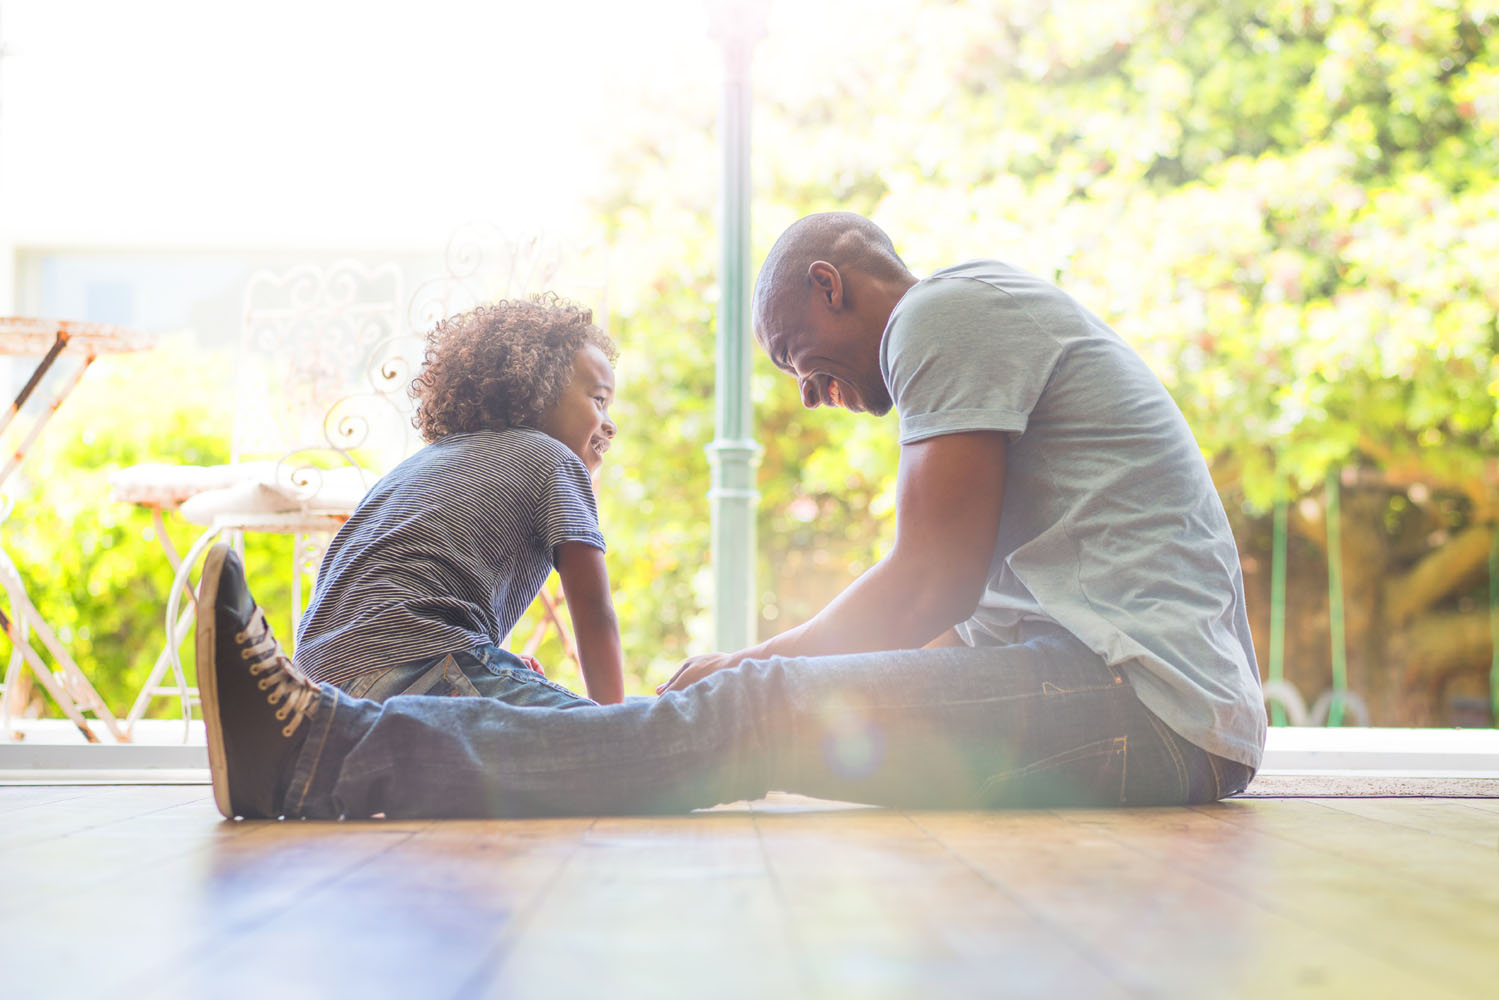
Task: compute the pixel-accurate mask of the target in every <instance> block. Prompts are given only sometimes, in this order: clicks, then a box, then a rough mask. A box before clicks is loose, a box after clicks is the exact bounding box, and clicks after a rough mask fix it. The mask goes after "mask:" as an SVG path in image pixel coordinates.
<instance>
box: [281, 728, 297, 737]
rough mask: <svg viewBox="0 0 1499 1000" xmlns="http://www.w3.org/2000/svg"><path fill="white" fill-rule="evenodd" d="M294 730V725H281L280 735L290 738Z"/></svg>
mask: <svg viewBox="0 0 1499 1000" xmlns="http://www.w3.org/2000/svg"><path fill="white" fill-rule="evenodd" d="M296 730H297V727H296V726H282V727H281V735H282V736H285V737H286V738H287V739H291V734H292V733H294V732H296Z"/></svg>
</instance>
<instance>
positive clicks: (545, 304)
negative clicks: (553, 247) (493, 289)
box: [411, 292, 619, 442]
mask: <svg viewBox="0 0 1499 1000" xmlns="http://www.w3.org/2000/svg"><path fill="white" fill-rule="evenodd" d="M590 344H591V345H593V346H594V347H597V348H598V349H599V350H601V351H603V352H604V355H605V356H606V357H608V359H609V361H610V363H611V364H612V363H613V362H614V360H615V359H616V358H618V357H619V349H618V348H617V347H615V346H614V341H613V340H611V339H609V335H608V334H606V333H605V332H604V331H603V330H601V329H599V328H598V327H597V326H595V325H594V323H593V313H592V312H591V311H589V310H588V309H584V308H582V307H580V306H576V305H573V304H572V303H570V302H567V301H565V300H563V299H561V298H558V297H557V296H556V295H555V294H552V293H550V292H548V293H546V294H543V295H537V296H534V297H532V298H530V299H527V300H520V299H502V300H501V301H499V302H496V303H494V304H493V305H484V306H479V307H478V308H476V309H471V310H469V311H468V312H465V313H459V314H458V315H456V316H450V317H448V318H447V319H445V320H443V321H442V322H440V323H438V324H437V325H436V326H435V327H433V328H432V330H431V332H429V333H428V334H427V353H426V359H425V363H424V366H423V368H422V371H421V374H419V375H417V377H416V378H415V379H413V380H412V382H411V396H412V398H413V399H414V400H416V404H417V409H416V415H415V416H414V417H413V418H412V421H411V422H412V424H413V425H415V427H416V428H417V430H419V431H421V434H422V438H423V439H424V440H426V441H428V442H432V441H436V440H437V439H438V438H441V437H446V436H447V435H449V434H461V433H463V432H465V431H480V430H494V431H499V430H504V429H505V428H507V427H515V426H519V425H524V424H533V423H535V421H536V420H537V418H539V417H540V416H541V414H542V413H543V412H544V411H545V410H546V409H547V407H549V406H551V405H552V404H553V403H555V402H556V401H557V400H558V398H560V397H561V395H562V390H563V389H565V388H567V384H568V382H569V381H570V380H571V379H572V374H573V358H574V356H575V355H576V354H577V353H578V351H580V350H581V349H583V348H584V347H586V346H588V345H590Z"/></svg>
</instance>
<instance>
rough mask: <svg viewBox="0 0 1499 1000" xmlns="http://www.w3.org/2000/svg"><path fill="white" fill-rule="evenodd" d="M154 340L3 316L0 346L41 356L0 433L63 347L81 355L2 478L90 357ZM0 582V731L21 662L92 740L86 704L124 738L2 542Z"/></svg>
mask: <svg viewBox="0 0 1499 1000" xmlns="http://www.w3.org/2000/svg"><path fill="white" fill-rule="evenodd" d="M155 343H156V337H155V336H154V335H152V334H148V333H143V332H141V331H138V330H130V329H126V328H123V327H118V326H107V325H104V324H100V323H76V322H70V321H68V320H53V319H35V318H29V317H0V354H3V355H13V356H20V357H40V359H41V360H40V361H38V362H37V366H36V369H35V370H34V371H33V372H32V373H31V376H30V377H29V378H28V379H27V380H26V384H25V385H23V386H22V387H21V391H20V392H19V393H18V394H17V395H16V399H15V402H13V403H11V404H10V407H9V408H8V409H7V410H6V411H5V414H4V416H3V417H0V434H4V433H5V432H6V431H7V430H8V429H9V428H10V426H11V424H12V423H13V422H14V421H15V419H16V416H17V415H18V414H19V413H20V412H21V409H22V408H23V407H24V406H25V405H26V403H27V402H28V401H29V400H30V399H31V397H32V396H33V395H35V393H36V391H37V390H38V389H39V388H41V387H42V384H43V381H44V379H45V378H46V375H47V373H48V372H49V371H50V370H51V369H52V367H53V366H54V365H55V364H56V363H57V362H58V360H60V359H61V358H62V357H63V355H65V354H68V355H71V356H73V357H77V358H79V359H81V361H82V364H81V365H80V366H79V367H78V369H77V370H76V371H75V372H73V373H71V374H70V375H68V376H67V377H66V378H64V379H63V380H62V381H61V382H60V383H59V384H58V385H57V386H56V388H49V389H48V392H49V393H50V394H51V398H50V399H47V398H46V394H44V396H43V401H42V403H41V409H40V413H39V414H38V415H37V417H36V419H35V421H34V422H33V423H32V424H31V427H30V428H29V429H28V430H27V432H26V434H25V436H24V437H23V438H22V440H21V442H20V444H19V445H18V446H17V447H16V448H15V450H14V451H12V452H11V453H10V454H9V455H6V456H5V463H4V465H3V466H0V486H3V485H4V483H5V481H6V480H7V479H9V478H10V476H11V474H12V473H14V472H15V471H16V469H17V468H19V467H20V465H21V462H22V460H24V459H25V457H26V453H27V452H28V451H30V450H31V448H32V446H33V445H35V444H36V442H37V439H38V438H40V437H41V435H42V432H43V431H44V430H45V429H46V427H47V425H48V424H49V423H50V422H51V420H52V417H53V416H54V415H55V414H56V413H57V410H58V408H59V407H60V406H62V403H63V400H64V399H66V398H67V397H68V395H69V394H70V393H71V392H72V391H73V389H74V388H75V387H77V385H78V383H79V382H80V381H81V380H82V379H83V375H84V373H85V372H86V371H88V368H89V365H91V364H93V362H94V359H95V358H97V357H98V356H99V355H101V354H120V353H126V352H130V351H141V350H146V349H148V348H150V347H152V346H154V345H155ZM0 588H3V589H4V591H5V594H6V597H7V599H8V602H9V604H10V611H9V613H6V612H5V611H0V628H3V629H4V630H5V632H6V634H7V635H8V636H9V638H10V641H11V658H10V663H9V665H8V666H7V668H6V671H5V695H4V696H0V733H3V734H4V735H9V734H10V731H11V719H10V707H9V706H10V697H9V695H10V692H11V691H13V690H14V687H13V685H14V684H15V683H16V682H17V681H18V680H19V679H20V676H21V670H22V669H23V667H30V668H31V670H32V672H33V673H35V674H36V678H37V680H39V681H40V682H41V684H42V687H43V688H44V689H45V690H46V692H47V694H49V695H50V696H51V697H52V700H53V701H55V702H57V704H58V706H59V707H60V708H61V709H62V710H63V713H64V714H65V715H67V717H68V719H69V720H71V721H72V723H73V724H74V725H75V726H77V727H78V729H79V730H80V731H81V732H82V733H83V735H84V736H85V737H86V738H87V739H88V741H89V742H90V743H97V742H99V737H98V736H97V735H95V733H94V731H93V730H92V729H91V728H90V727H89V724H88V721H87V720H86V719H85V718H84V714H83V713H84V712H92V713H93V714H94V715H95V717H96V718H97V719H98V720H99V721H102V722H103V723H104V725H105V726H106V727H107V728H108V730H109V732H110V734H111V735H113V736H114V738H115V739H116V740H118V741H120V742H125V741H127V740H128V738H129V736H128V734H127V733H126V732H125V730H124V729H122V728H121V726H120V724H119V722H118V720H116V719H115V717H114V715H113V713H111V712H110V710H109V708H108V706H106V705H105V704H104V700H103V699H102V698H100V697H99V693H98V691H96V690H95V689H94V686H93V684H91V683H90V682H89V679H88V677H87V675H85V674H84V672H83V671H82V670H80V669H79V667H78V664H77V662H76V661H75V660H74V659H73V657H72V656H71V655H70V654H69V653H68V651H67V648H66V647H65V646H63V644H62V642H61V641H59V640H58V638H57V634H56V633H55V632H54V631H53V629H52V627H51V626H50V625H48V624H47V622H46V620H45V619H43V618H42V616H41V614H40V613H39V612H38V611H37V609H36V606H35V605H34V604H32V603H31V598H30V597H29V596H27V593H26V586H25V584H24V582H23V581H22V580H21V574H20V572H19V571H18V570H17V568H16V564H15V563H14V562H13V561H12V560H11V558H10V555H9V554H8V553H6V552H5V549H4V548H3V546H0ZM33 631H34V632H35V633H36V635H37V637H38V638H39V639H40V641H41V644H42V646H44V647H45V648H46V650H47V651H48V652H49V653H51V654H52V659H53V661H54V663H55V664H56V666H55V667H48V666H47V663H46V661H44V660H43V659H42V657H41V655H40V654H39V653H38V652H37V650H36V648H35V647H34V646H32V644H31V638H30V636H31V633H32V632H33Z"/></svg>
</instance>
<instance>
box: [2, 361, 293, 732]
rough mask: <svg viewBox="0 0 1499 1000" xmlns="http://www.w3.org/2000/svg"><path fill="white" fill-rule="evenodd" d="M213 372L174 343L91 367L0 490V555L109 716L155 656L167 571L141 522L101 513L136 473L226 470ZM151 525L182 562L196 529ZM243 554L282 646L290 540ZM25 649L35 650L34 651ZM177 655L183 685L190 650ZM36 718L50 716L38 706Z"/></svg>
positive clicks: (162, 630) (122, 705)
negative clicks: (0, 499) (129, 473)
mask: <svg viewBox="0 0 1499 1000" xmlns="http://www.w3.org/2000/svg"><path fill="white" fill-rule="evenodd" d="M223 365H224V360H223V359H222V358H219V357H214V356H205V355H203V354H200V353H198V352H196V351H194V350H192V349H191V348H190V347H189V346H188V345H187V344H186V342H185V340H184V339H182V338H173V339H171V340H169V341H168V342H167V343H165V344H163V345H162V346H161V347H158V348H157V349H155V350H153V351H151V352H149V353H146V354H140V355H125V356H105V357H102V358H100V359H99V360H98V361H96V362H95V363H94V365H93V367H92V368H91V369H90V370H89V372H88V373H87V375H86V376H85V378H84V379H83V381H82V382H81V383H80V384H79V386H78V388H77V389H76V390H75V391H74V392H73V394H72V395H71V396H70V397H69V398H68V399H67V401H66V402H65V403H64V405H63V406H62V407H61V408H60V409H59V410H58V412H57V416H56V418H55V419H54V420H53V421H52V423H51V424H50V425H49V426H48V427H47V429H46V431H45V433H44V434H43V435H42V437H41V439H40V441H39V443H38V446H37V448H36V449H35V450H34V451H33V452H32V453H31V454H30V455H28V457H27V459H26V462H25V464H24V465H23V466H22V467H21V473H20V475H18V477H17V480H18V481H17V482H14V483H7V484H6V489H7V493H9V494H10V495H12V497H13V499H14V501H15V507H14V510H13V512H12V514H11V516H10V518H9V519H8V520H6V521H5V523H4V524H3V525H0V532H3V535H0V543H3V544H4V546H5V549H6V551H7V552H9V553H10V555H11V557H12V558H13V559H14V560H15V562H16V565H17V568H18V570H19V571H20V573H21V576H22V579H23V580H24V581H25V583H26V587H27V592H28V594H29V596H30V597H31V600H32V602H33V603H34V604H35V605H36V606H37V610H38V611H39V612H40V613H41V615H42V617H43V618H45V619H46V620H47V622H48V623H49V624H50V625H51V626H52V628H53V629H54V630H55V631H56V632H57V633H58V638H59V639H61V640H62V642H63V644H64V646H65V647H67V649H68V651H69V652H70V653H71V654H72V656H73V658H74V659H75V660H76V661H77V662H78V664H79V665H80V666H81V667H82V668H83V669H84V671H85V673H87V674H88V675H89V678H90V680H91V681H92V682H93V684H94V686H95V687H96V688H97V689H98V690H99V692H100V694H101V695H102V696H103V698H104V700H105V702H106V704H108V705H109V706H110V708H111V709H112V710H113V711H115V712H116V713H122V712H124V711H127V710H128V709H129V707H130V705H131V703H132V702H133V701H134V699H135V696H136V694H137V692H138V691H139V690H140V687H141V685H142V684H143V683H144V682H145V680H146V678H147V677H148V676H149V675H150V672H151V668H152V666H153V665H154V664H155V662H156V658H157V656H158V655H159V654H160V653H161V650H162V647H163V644H164V641H165V636H166V623H165V619H164V617H163V615H164V609H165V606H166V596H167V591H168V589H169V588H170V586H171V582H172V569H171V566H170V565H169V564H168V561H167V558H166V555H165V554H164V553H163V551H162V549H161V546H160V544H159V542H158V540H157V537H156V529H155V527H154V525H153V522H152V518H151V514H150V512H149V511H147V510H146V509H144V508H140V507H136V506H134V505H129V504H123V503H117V502H114V501H113V500H111V499H110V495H109V494H110V487H109V482H108V477H109V474H110V473H111V472H114V471H116V470H118V469H120V468H123V467H125V466H129V465H134V464H138V463H145V462H166V463H181V464H202V465H213V464H218V463H221V462H225V461H227V460H228V452H229V427H230V414H229V413H228V412H227V411H226V410H224V409H222V407H221V406H220V403H221V400H222V393H221V392H220V385H221V379H219V378H218V377H217V375H216V374H215V372H217V371H222V370H223ZM58 374H59V375H65V374H67V373H65V372H60V373H58ZM38 398H40V397H38ZM22 419H23V420H24V419H25V418H24V417H23V418H22ZM165 523H166V524H167V531H168V534H169V537H170V538H171V541H172V543H173V545H174V546H175V547H176V549H177V551H178V552H179V553H181V552H186V551H187V548H188V547H189V546H190V545H191V544H192V543H193V541H194V540H195V539H196V537H197V534H198V529H197V528H196V527H194V526H193V525H190V524H187V523H185V522H184V521H182V520H181V518H178V517H175V516H172V515H168V517H167V518H166V522H165ZM248 546H249V550H250V552H251V557H250V559H249V566H250V570H251V578H250V579H251V586H252V587H253V588H254V590H255V592H256V594H257V595H258V596H260V597H261V598H262V600H263V601H264V603H265V605H266V607H267V608H268V609H271V611H272V612H273V613H272V623H273V626H274V627H275V628H276V630H277V632H278V634H280V635H283V636H287V635H289V634H290V613H289V609H290V606H291V597H290V579H291V577H290V566H291V543H290V539H288V538H265V537H261V538H252V539H251V540H250V541H249V542H248ZM277 570H282V571H281V572H277ZM276 609H281V613H280V614H276V613H274V612H275V611H276ZM33 645H36V646H37V648H38V649H39V650H40V646H39V644H37V643H36V642H35V639H34V638H33ZM0 650H3V651H4V653H5V654H6V655H7V656H8V655H9V642H0ZM181 652H182V654H183V666H184V668H185V669H186V670H187V672H188V681H189V683H193V682H194V674H193V657H192V643H191V640H190V639H189V640H188V641H187V642H185V643H184V644H183V647H182V650H181ZM44 655H45V653H44ZM168 682H170V675H169V676H168ZM38 691H39V689H38ZM38 697H40V695H38ZM39 706H40V707H42V708H43V710H44V711H46V712H48V713H49V714H58V713H57V711H56V707H55V706H53V705H52V704H51V702H50V700H47V701H46V702H45V704H41V703H39ZM149 714H151V715H156V716H161V715H173V714H175V702H173V701H170V700H168V699H157V700H155V701H154V702H153V703H152V706H151V709H150V713H149Z"/></svg>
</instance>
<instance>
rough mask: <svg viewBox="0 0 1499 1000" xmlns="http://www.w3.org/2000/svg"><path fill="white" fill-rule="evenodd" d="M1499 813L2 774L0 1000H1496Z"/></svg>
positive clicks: (1426, 804)
mask: <svg viewBox="0 0 1499 1000" xmlns="http://www.w3.org/2000/svg"><path fill="white" fill-rule="evenodd" d="M1494 805H1495V804H1494V803H1490V802H1478V803H1475V801H1473V800H1415V799H1401V800H1360V799H1338V800H1316V799H1302V800H1276V799H1255V800H1245V801H1238V802H1230V803H1227V804H1224V805H1219V806H1213V807H1203V808H1200V809H1142V810H1117V811H1092V810H1079V811H1058V812H1039V811H1038V812H1013V813H972V812H963V813H942V812H928V813H920V812H912V813H903V812H899V811H893V810H879V809H869V808H863V807H848V806H844V805H839V804H834V803H825V802H818V801H817V800H809V799H797V798H794V797H789V796H777V797H774V798H773V799H771V800H769V801H766V802H757V803H753V804H742V803H741V804H737V805H735V806H732V807H728V808H722V809H718V810H712V811H706V812H702V813H697V814H692V815H688V816H677V817H659V818H599V819H594V818H581V819H556V820H534V821H498V820H494V821H489V820H475V821H442V822H426V821H414V822H365V823H300V822H286V823H275V822H238V823H231V822H225V821H223V820H221V819H220V818H219V817H218V814H217V812H216V811H215V809H214V807H213V801H212V797H211V794H210V792H209V790H208V789H207V788H206V787H203V786H165V787H150V786H136V787H107V786H106V787H88V788H68V789H53V790H51V791H48V790H46V789H45V788H43V787H41V786H28V787H25V788H22V789H12V788H0V900H3V902H4V905H3V906H0V941H3V942H5V944H4V960H3V963H0V970H3V975H4V980H3V984H0V994H3V995H4V996H5V998H6V1000H29V998H46V1000H54V998H65V1000H66V998H72V997H84V996H88V997H92V996H95V995H97V994H99V993H100V992H101V991H105V990H108V991H111V992H121V993H123V994H124V995H127V996H132V997H135V996H147V997H164V998H178V997H182V998H186V997H192V998H198V997H202V996H213V997H216V998H217V997H251V996H265V995H278V996H279V995H287V994H290V995H306V996H336V995H365V996H383V995H392V996H396V995H399V996H407V995H409V996H420V997H423V998H424V1000H425V998H428V997H431V998H448V997H451V998H454V1000H470V998H477V997H494V996H531V995H541V994H545V995H547V996H563V997H567V996H579V997H582V996H587V997H597V996H600V995H608V996H610V997H611V998H616V997H618V998H630V997H635V996H642V997H645V996H650V997H655V996H707V995H711V996H714V997H720V996H723V997H734V996H744V997H750V996H754V997H762V996H768V997H775V998H777V1000H781V998H800V997H809V998H823V997H826V998H839V1000H841V998H843V997H852V996H857V997H861V998H862V997H876V998H878V997H910V996H921V997H922V998H923V1000H925V998H928V997H934V998H943V997H969V996H972V997H987V996H993V995H996V994H1000V995H1006V996H1027V995H1029V996H1068V997H1072V996H1078V997H1089V998H1092V997H1113V996H1136V995H1139V996H1160V997H1183V998H1193V1000H1195V998H1197V997H1200V996H1215V997H1216V996H1228V997H1239V996H1242V997H1259V996H1280V995H1292V996H1329V997H1342V996H1358V997H1361V998H1362V997H1382V996H1405V997H1410V996H1421V997H1423V998H1425V997H1442V996H1475V995H1485V994H1486V993H1487V992H1489V991H1491V986H1492V983H1493V982H1495V981H1496V979H1499V949H1495V948H1494V947H1493V942H1494V941H1496V940H1499V850H1496V848H1499V841H1496V840H1495V839H1494V837H1495V835H1494V834H1493V831H1494V830H1496V829H1499V824H1496V822H1495V819H1496V814H1499V811H1496V809H1494V808H1492V806H1494Z"/></svg>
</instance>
